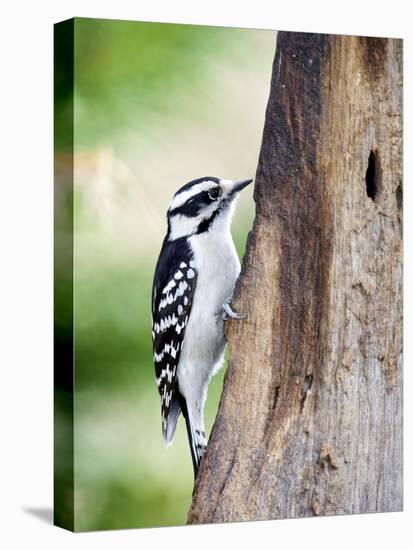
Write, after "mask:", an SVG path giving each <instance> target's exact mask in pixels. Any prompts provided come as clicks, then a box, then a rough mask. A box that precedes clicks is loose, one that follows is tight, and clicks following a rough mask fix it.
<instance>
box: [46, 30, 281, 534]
mask: <svg viewBox="0 0 413 550" xmlns="http://www.w3.org/2000/svg"><path fill="white" fill-rule="evenodd" d="M74 32H75V73H74V74H75V94H74V120H75V124H74V146H75V159H74V197H73V199H74V320H75V335H74V336H75V344H76V345H75V365H76V372H75V390H76V393H75V406H74V427H75V438H74V458H75V468H74V479H75V497H74V498H75V528H76V530H79V531H84V530H96V529H118V528H131V527H151V526H162V525H179V524H184V523H185V522H186V516H187V512H188V509H189V505H190V501H191V495H192V487H193V473H192V465H191V458H190V454H189V449H188V444H187V439H186V433H185V427H184V422H183V421H182V420H181V421H180V422H179V425H178V429H177V432H176V436H175V440H174V443H173V445H172V446H171V447H169V448H167V447H166V446H165V444H164V442H163V439H162V435H161V423H160V400H159V396H158V393H157V388H156V384H155V375H154V368H153V365H152V349H151V345H152V344H151V327H150V319H151V318H150V299H151V285H152V275H153V271H154V267H155V263H156V260H157V256H158V254H159V250H160V247H161V243H162V239H163V237H164V234H165V231H166V219H165V213H166V209H167V207H168V205H169V201H170V199H171V196H172V194H173V193H174V192H175V191H176V189H177V188H179V187H180V186H181V185H183V184H184V183H186V182H187V181H189V180H191V179H194V178H198V177H201V176H205V175H212V176H219V177H223V178H228V179H241V178H249V177H254V175H255V170H256V165H257V160H258V154H259V148H260V143H261V135H262V128H263V122H264V115H265V108H266V103H267V98H268V93H269V85H270V77H271V67H272V61H273V56H274V50H275V40H276V36H275V33H274V32H269V31H257V30H241V29H228V28H214V27H199V26H187V25H173V24H157V23H138V22H126V21H110V20H95V19H76V20H75V31H74ZM69 96H70V89H68V88H65V86H61V87H60V88H58V93H57V97H56V102H57V105H58V111H57V115H56V116H57V118H58V117H59V114H61V116H67V109H66V106H67V104H68V102H69V100H70V98H69ZM56 122H57V124H56V126H57V128H58V127H59V120H57V121H56ZM60 141H61V142H62V143H63V141H64V139H63V136H59V134H57V135H56V144H57V148H58V146H59V142H60ZM57 154H59V150H58V151H57ZM62 155H64V152H63V151H62ZM253 217H254V203H253V199H252V190H246V191H245V192H244V195H243V197H242V199H240V201H239V203H238V207H237V211H236V214H235V218H234V222H233V235H234V239H235V241H236V245H237V249H238V252H239V254H240V257H242V255H243V253H244V249H245V241H246V237H247V234H248V231H249V230H250V228H251V224H252V220H253ZM58 272H59V270H58ZM59 276H60V280H61V282H62V285H63V283H64V280H65V279H67V272H65V269H64V267H62V268H61V269H60V274H59V273H58V275H57V285H59ZM223 375H224V369H223V370H222V371H221V372H220V374H219V375H217V376H216V377H215V378H214V379H213V381H212V383H211V385H210V389H209V393H208V401H207V411H206V419H207V433H208V434H209V433H210V430H211V427H212V424H213V421H214V417H215V414H216V410H217V407H218V401H219V396H220V392H221V388H222V380H223ZM68 498H69V497H68Z"/></svg>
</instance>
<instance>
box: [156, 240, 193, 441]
mask: <svg viewBox="0 0 413 550" xmlns="http://www.w3.org/2000/svg"><path fill="white" fill-rule="evenodd" d="M196 281H197V272H196V269H195V265H194V262H193V257H192V253H191V251H190V249H189V245H188V243H187V241H186V239H176V240H175V241H165V242H164V245H163V247H162V250H161V253H160V256H159V259H158V263H157V265H156V270H155V276H154V281H153V289H152V340H153V358H154V365H155V373H156V382H157V385H158V390H159V394H160V396H161V414H162V432H163V435H164V438H165V439H166V441H167V442H170V441H172V437H173V435H174V432H175V428H176V423H177V420H178V416H179V413H180V396H179V390H178V385H177V368H178V363H179V358H180V355H181V350H182V345H183V341H184V336H185V329H186V326H187V323H188V320H189V315H190V313H191V307H192V302H193V297H194V291H195V287H196Z"/></svg>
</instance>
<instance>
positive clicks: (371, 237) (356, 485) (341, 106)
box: [188, 32, 402, 523]
mask: <svg viewBox="0 0 413 550" xmlns="http://www.w3.org/2000/svg"><path fill="white" fill-rule="evenodd" d="M401 116H402V42H401V41H400V40H397V39H381V38H359V37H349V36H331V35H319V34H302V33H285V32H280V33H279V34H278V42H277V50H276V56H275V60H274V65H273V76H272V83H271V92H270V98H269V102H268V107H267V112H266V122H265V128H264V135H263V141H262V148H261V154H260V159H259V166H258V170H257V175H256V184H255V195H254V197H255V201H256V219H255V222H254V226H253V230H252V232H251V234H250V236H249V240H248V245H247V252H246V256H245V258H244V261H243V266H242V273H241V277H240V279H239V281H238V284H237V289H236V295H235V301H234V307H235V309H236V310H237V311H239V312H242V313H246V314H248V319H247V320H246V321H242V322H237V321H235V322H234V321H230V322H227V326H226V335H227V339H228V344H229V349H230V362H229V367H228V371H227V373H226V377H225V382H224V389H223V394H222V398H221V402H220V406H219V411H218V415H217V418H216V421H215V425H214V428H213V432H212V435H211V438H210V442H209V445H208V449H207V453H206V455H205V457H204V459H203V462H202V464H201V469H200V472H199V475H198V479H197V483H196V486H195V492H194V497H193V502H192V506H191V509H190V512H189V517H188V521H189V522H190V523H205V522H226V521H239V520H257V519H268V518H292V517H303V516H312V515H325V514H326V515H327V514H348V513H363V512H380V511H382V512H385V511H395V510H401V509H402V174H401V164H402V160H401V155H402V120H401Z"/></svg>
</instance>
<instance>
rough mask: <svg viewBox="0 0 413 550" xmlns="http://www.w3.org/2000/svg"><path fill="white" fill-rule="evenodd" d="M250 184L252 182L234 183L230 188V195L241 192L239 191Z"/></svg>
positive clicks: (241, 181)
mask: <svg viewBox="0 0 413 550" xmlns="http://www.w3.org/2000/svg"><path fill="white" fill-rule="evenodd" d="M251 182H252V180H240V181H234V184H233V186H232V191H231V192H232V193H238V191H241V189H244V187H247V185H249V184H250V183H251Z"/></svg>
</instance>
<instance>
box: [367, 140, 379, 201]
mask: <svg viewBox="0 0 413 550" xmlns="http://www.w3.org/2000/svg"><path fill="white" fill-rule="evenodd" d="M377 175H378V170H377V158H376V154H375V152H374V151H370V155H369V161H368V165H367V172H366V192H367V196H368V197H370V198H371V200H373V201H374V199H375V198H376V195H377Z"/></svg>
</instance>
